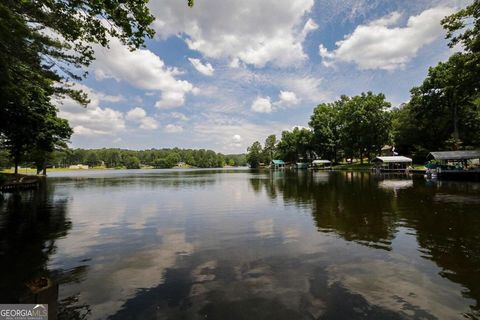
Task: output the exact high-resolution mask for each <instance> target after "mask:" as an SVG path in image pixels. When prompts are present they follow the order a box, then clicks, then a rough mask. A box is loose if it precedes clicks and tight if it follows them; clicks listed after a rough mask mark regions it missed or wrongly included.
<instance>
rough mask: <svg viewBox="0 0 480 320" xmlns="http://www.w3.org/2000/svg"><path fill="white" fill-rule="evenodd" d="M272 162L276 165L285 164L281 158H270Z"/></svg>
mask: <svg viewBox="0 0 480 320" xmlns="http://www.w3.org/2000/svg"><path fill="white" fill-rule="evenodd" d="M272 163H273V164H277V165H281V164H285V162H284V161H283V160H272Z"/></svg>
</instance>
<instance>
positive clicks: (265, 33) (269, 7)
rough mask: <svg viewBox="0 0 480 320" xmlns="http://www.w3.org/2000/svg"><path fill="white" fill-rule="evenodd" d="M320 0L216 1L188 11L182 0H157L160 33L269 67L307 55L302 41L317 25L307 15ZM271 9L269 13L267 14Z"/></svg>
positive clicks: (199, 48) (207, 52)
mask: <svg viewBox="0 0 480 320" xmlns="http://www.w3.org/2000/svg"><path fill="white" fill-rule="evenodd" d="M313 4H314V0H282V1H279V0H263V1H258V0H243V1H224V0H210V1H203V2H199V3H198V4H195V8H193V9H192V10H186V9H185V4H184V3H182V2H181V1H178V0H166V1H161V2H159V1H151V2H150V4H149V5H150V8H151V11H152V13H153V14H154V16H155V17H156V21H155V22H154V28H155V30H156V31H157V34H158V35H159V36H160V37H163V38H167V37H169V36H172V35H179V36H181V37H183V38H184V39H185V42H186V43H187V45H188V47H189V48H190V49H191V50H197V51H199V52H201V53H202V54H203V55H205V56H206V57H210V58H226V59H229V60H231V61H232V62H234V63H233V65H238V62H239V61H243V62H244V63H247V64H253V65H255V66H257V67H263V66H264V65H265V64H266V63H268V62H272V63H274V64H276V65H279V66H289V65H291V64H293V63H299V62H301V61H303V60H305V59H306V55H305V53H304V51H303V47H302V42H303V41H304V39H305V36H306V34H307V33H308V32H310V31H312V30H314V29H316V24H315V23H314V22H313V21H312V20H309V21H307V23H306V24H305V23H303V22H304V16H305V14H307V13H308V12H310V10H311V9H312V7H313ZM266 12H268V14H265V13H266Z"/></svg>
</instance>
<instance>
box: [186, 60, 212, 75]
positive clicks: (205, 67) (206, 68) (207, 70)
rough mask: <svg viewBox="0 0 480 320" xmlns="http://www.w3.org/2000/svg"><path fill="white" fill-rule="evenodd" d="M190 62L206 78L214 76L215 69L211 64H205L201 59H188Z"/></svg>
mask: <svg viewBox="0 0 480 320" xmlns="http://www.w3.org/2000/svg"><path fill="white" fill-rule="evenodd" d="M188 61H190V63H191V64H192V65H193V67H194V68H195V69H196V70H197V71H198V72H200V73H201V74H204V75H206V76H213V72H214V71H215V69H214V68H213V66H212V65H211V64H210V63H206V64H203V63H202V62H201V61H200V59H195V58H188Z"/></svg>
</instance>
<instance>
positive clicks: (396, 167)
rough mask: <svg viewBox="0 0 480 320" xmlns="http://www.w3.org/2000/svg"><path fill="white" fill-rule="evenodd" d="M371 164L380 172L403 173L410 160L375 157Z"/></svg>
mask: <svg viewBox="0 0 480 320" xmlns="http://www.w3.org/2000/svg"><path fill="white" fill-rule="evenodd" d="M372 162H373V163H374V164H375V166H376V167H377V169H380V170H382V171H405V170H406V169H407V168H408V167H409V166H410V165H411V164H412V159H411V158H407V157H404V156H385V157H376V158H375V159H373V160H372Z"/></svg>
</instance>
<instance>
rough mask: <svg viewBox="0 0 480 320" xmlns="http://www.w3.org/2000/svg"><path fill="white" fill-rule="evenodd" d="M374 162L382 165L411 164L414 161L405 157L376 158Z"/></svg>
mask: <svg viewBox="0 0 480 320" xmlns="http://www.w3.org/2000/svg"><path fill="white" fill-rule="evenodd" d="M373 162H382V163H409V162H410V163H411V162H412V159H411V158H407V157H404V156H390V157H376V158H375V159H373Z"/></svg>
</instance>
